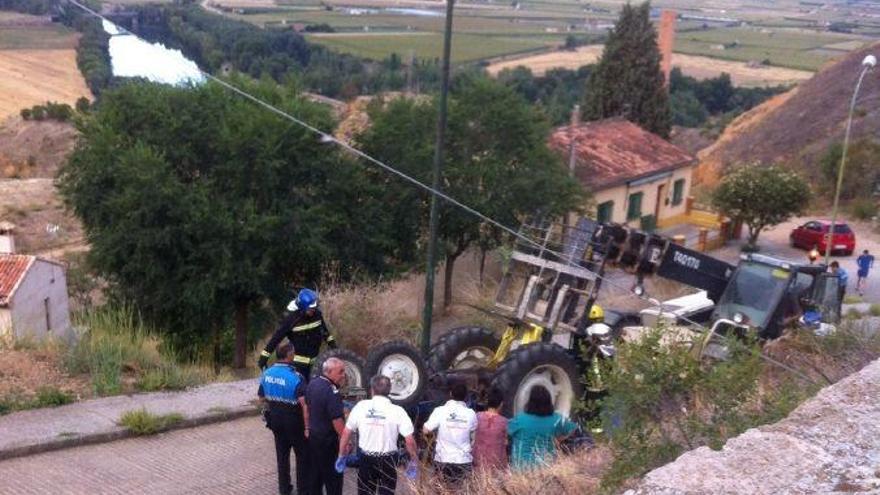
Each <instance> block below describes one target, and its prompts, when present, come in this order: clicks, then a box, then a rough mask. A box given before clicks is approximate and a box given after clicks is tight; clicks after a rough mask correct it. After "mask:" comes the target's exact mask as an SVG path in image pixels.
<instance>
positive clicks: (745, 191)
mask: <svg viewBox="0 0 880 495" xmlns="http://www.w3.org/2000/svg"><path fill="white" fill-rule="evenodd" d="M809 199H810V188H809V186H808V185H807V183H806V182H805V181H804V180H803V179H801V177H800V176H799V175H797V174H796V173H794V172H792V171H789V170H785V169H783V168H781V167H778V166H775V165H772V166H765V165H761V164H750V165H745V166H742V167H739V168H737V169H735V170H734V171H732V172H730V173H729V174H727V175H726V176H725V177H724V178H723V179H722V180H721V183H720V184H719V185H718V189H716V190H715V193H714V195H713V198H712V201H713V203H714V204H715V206H716V207H718V208H719V209H720V210H721V211H722V212H724V214H726V215H728V216H729V217H730V218H732V219H733V220H739V221H742V222H743V223H744V224H746V225H747V226H748V228H749V242H748V246H749V247H750V248H752V249H755V248H756V244H757V242H758V236H759V235H760V234H761V232H762V231H763V230H764V229H765V228H767V227H770V226H772V225H776V224H779V223H782V222H784V221H786V220H788V219H789V218H791V217H792V216H793V215H795V214H797V213H800V212H801V211H803V209H804V208H806V206H807V202H808V201H809Z"/></svg>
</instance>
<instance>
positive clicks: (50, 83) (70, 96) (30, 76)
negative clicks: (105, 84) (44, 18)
mask: <svg viewBox="0 0 880 495" xmlns="http://www.w3.org/2000/svg"><path fill="white" fill-rule="evenodd" d="M10 16H11V14H9V13H3V14H0V19H6V20H9V19H10ZM23 17H25V19H24V22H23V23H22V24H28V25H15V23H13V22H7V23H5V24H4V23H0V120H3V119H5V118H6V117H8V116H10V115H15V114H18V113H19V112H20V111H21V109H22V108H25V107H30V106H33V105H37V104H41V103H45V102H46V101H58V102H64V103H69V104H71V105H72V104H74V103H75V102H76V100H77V98H79V97H81V96H87V97H91V93H90V92H89V89H88V88H87V87H86V84H85V81H84V80H83V78H82V75H80V72H79V69H78V68H77V66H76V51H75V48H76V44H77V42H78V39H79V38H78V34H77V33H76V32H74V31H71V30H68V29H67V28H64V27H63V26H59V25H57V24H51V23H48V22H41V19H40V18H37V17H31V16H22V15H21V14H15V18H16V19H19V20H20V19H22V18H23ZM27 18H29V19H27Z"/></svg>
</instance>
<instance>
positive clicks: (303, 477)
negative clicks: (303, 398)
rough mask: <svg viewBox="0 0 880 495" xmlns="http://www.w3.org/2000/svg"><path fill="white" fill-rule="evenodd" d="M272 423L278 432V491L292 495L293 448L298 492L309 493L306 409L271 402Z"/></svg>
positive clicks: (276, 436)
mask: <svg viewBox="0 0 880 495" xmlns="http://www.w3.org/2000/svg"><path fill="white" fill-rule="evenodd" d="M268 426H269V429H270V430H272V433H273V434H274V435H275V457H276V461H277V463H278V493H279V494H281V495H288V494H289V493H291V490H292V489H293V487H292V486H291V484H290V449H293V453H294V455H295V456H296V492H297V493H298V494H300V495H303V494H306V493H308V489H309V488H308V484H309V471H310V470H309V451H308V442H307V441H306V438H305V435H304V429H305V427H304V425H303V416H302V411H300V410H299V408H298V407H297V408H295V409H293V408H290V407H289V406H287V407H285V406H277V405H276V406H275V407H273V404H271V403H270V405H269V416H268Z"/></svg>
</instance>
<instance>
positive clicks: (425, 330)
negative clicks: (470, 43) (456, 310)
mask: <svg viewBox="0 0 880 495" xmlns="http://www.w3.org/2000/svg"><path fill="white" fill-rule="evenodd" d="M454 6H455V0H446V30H445V31H444V33H443V66H442V69H441V71H442V72H441V74H440V112H439V116H438V117H437V140H436V142H435V144H434V175H433V180H432V181H431V187H433V188H434V191H435V192H434V193H432V194H431V219H430V223H429V227H428V230H429V234H428V266H427V270H425V309H424V311H423V313H422V353H423V354H424V355H426V356H427V354H428V351H429V350H430V348H431V320H432V319H433V317H434V267H435V265H436V264H437V221H438V216H439V211H438V208H439V207H440V205H439V200H440V198H438V197H437V194H436V191H439V190H440V184H441V181H440V177H441V170H440V168H441V165H442V164H443V146H444V142H445V139H446V99H447V96H448V94H449V55H450V52H451V51H452V9H453V7H454Z"/></svg>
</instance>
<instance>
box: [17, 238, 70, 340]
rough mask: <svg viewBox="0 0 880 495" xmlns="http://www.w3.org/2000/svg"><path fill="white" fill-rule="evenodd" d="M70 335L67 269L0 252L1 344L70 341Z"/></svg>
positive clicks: (36, 259)
mask: <svg viewBox="0 0 880 495" xmlns="http://www.w3.org/2000/svg"><path fill="white" fill-rule="evenodd" d="M70 333H71V326H70V307H69V301H68V297H67V280H66V278H65V274H64V267H63V266H62V265H61V264H59V263H56V262H54V261H49V260H45V259H42V258H38V257H36V256H29V255H23V254H14V253H0V341H5V342H11V341H14V340H16V339H20V338H22V337H35V338H38V339H39V338H44V337H49V336H55V337H62V338H68V337H69V336H70Z"/></svg>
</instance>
